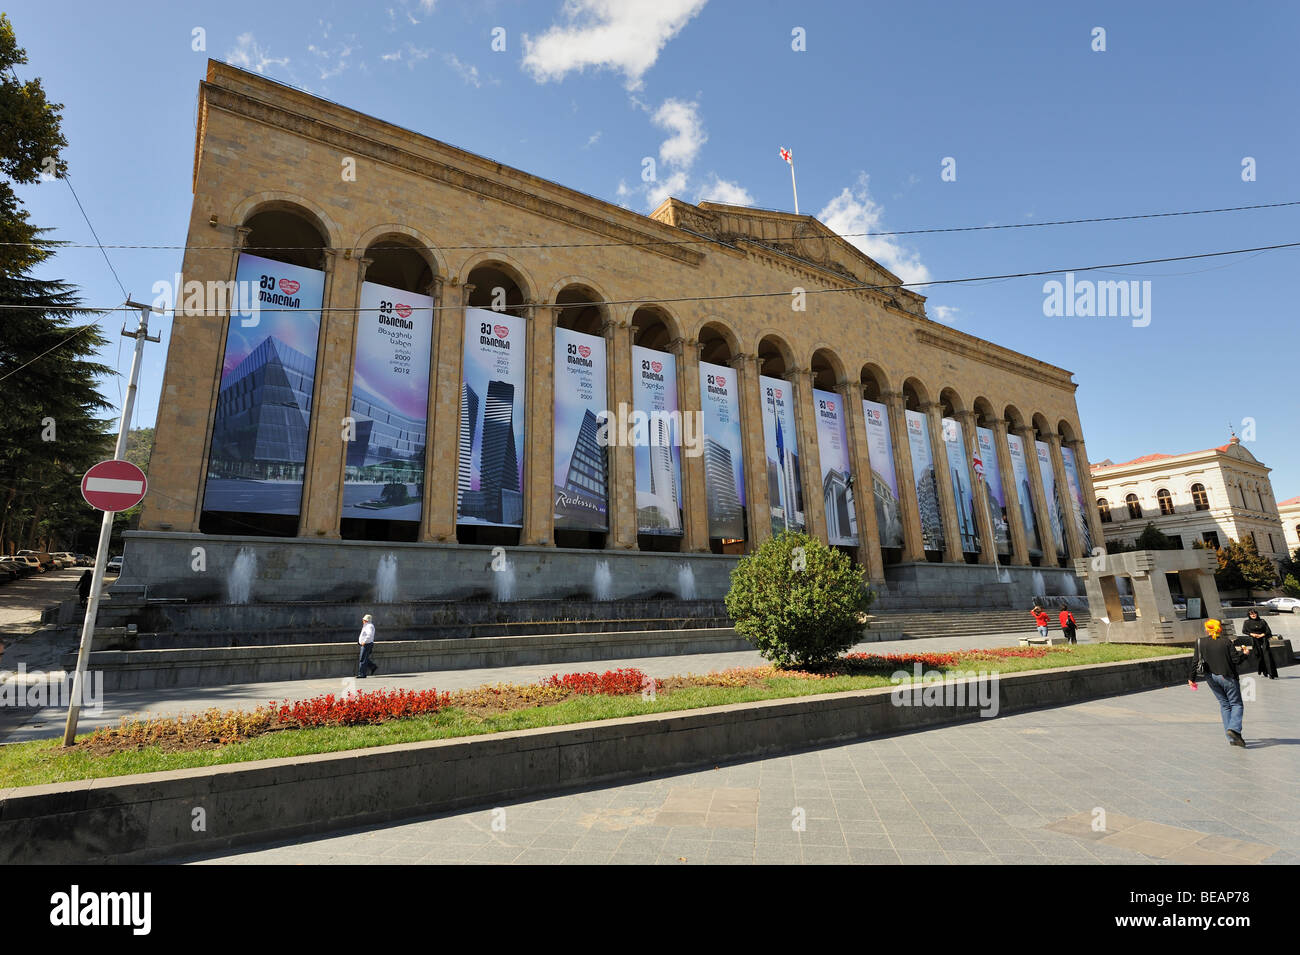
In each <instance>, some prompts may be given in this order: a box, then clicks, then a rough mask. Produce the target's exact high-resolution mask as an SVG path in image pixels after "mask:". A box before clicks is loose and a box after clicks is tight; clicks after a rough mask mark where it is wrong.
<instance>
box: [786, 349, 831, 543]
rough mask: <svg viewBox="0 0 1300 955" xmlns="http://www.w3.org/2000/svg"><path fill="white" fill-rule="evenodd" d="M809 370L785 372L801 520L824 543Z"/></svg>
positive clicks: (820, 485)
mask: <svg viewBox="0 0 1300 955" xmlns="http://www.w3.org/2000/svg"><path fill="white" fill-rule="evenodd" d="M811 379H812V372H811V371H809V370H808V369H807V368H798V369H795V370H794V371H792V372H790V373H789V374H788V375H786V379H785V380H786V381H788V382H789V383H790V400H791V401H792V402H793V403H794V404H793V407H794V420H795V431H796V433H797V435H798V437H797V439H796V441H797V448H796V451H797V453H798V455H799V479H800V480H801V481H802V482H803V519H804V525H805V527H806V528H807V531H808V534H809V535H810V536H812V537H817V538H819V539H820V540H821V541H822V543H826V542H827V539H826V514H825V507H824V505H823V502H822V465H821V456H820V454H819V453H818V449H817V418H816V415H815V413H814V409H813V397H812V380H811Z"/></svg>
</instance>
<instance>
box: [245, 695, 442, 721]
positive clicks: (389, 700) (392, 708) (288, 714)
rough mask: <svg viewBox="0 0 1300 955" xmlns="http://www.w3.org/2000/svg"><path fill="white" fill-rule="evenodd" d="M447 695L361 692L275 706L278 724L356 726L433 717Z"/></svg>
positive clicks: (313, 698)
mask: <svg viewBox="0 0 1300 955" xmlns="http://www.w3.org/2000/svg"><path fill="white" fill-rule="evenodd" d="M449 696H450V694H449V693H445V692H444V693H439V692H438V691H437V690H362V691H360V692H356V693H349V694H347V695H345V696H335V695H334V694H333V693H325V694H322V695H321V696H315V697H312V698H311V699H310V700H296V701H294V702H288V701H286V702H284V703H279V704H277V703H275V702H274V701H272V703H271V706H272V707H273V708H274V709H275V712H276V716H278V717H279V718H280V720H281V722H285V723H297V724H298V725H299V726H303V727H309V726H357V725H360V724H362V723H383V722H385V721H386V720H400V719H404V718H406V717H409V716H422V715H424V714H426V713H436V712H438V711H439V710H440V709H442V708H443V707H444V706H446V705H447V701H448V698H449Z"/></svg>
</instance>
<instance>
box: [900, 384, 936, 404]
mask: <svg viewBox="0 0 1300 955" xmlns="http://www.w3.org/2000/svg"><path fill="white" fill-rule="evenodd" d="M902 391H903V403H904V404H905V405H906V406H907V410H908V411H920V410H921V406H922V405H924V404H928V403H929V401H930V390H929V389H928V388H926V387H925V385H924V384H923V383H922V382H921V380H920V379H919V378H908V379H907V380H906V381H904V382H903V386H902Z"/></svg>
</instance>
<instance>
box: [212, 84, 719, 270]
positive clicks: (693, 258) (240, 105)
mask: <svg viewBox="0 0 1300 955" xmlns="http://www.w3.org/2000/svg"><path fill="white" fill-rule="evenodd" d="M201 90H202V96H201V103H200V110H201V112H202V114H203V116H204V120H205V123H204V126H205V128H206V119H207V116H206V113H207V110H209V109H220V110H224V111H225V112H227V113H230V114H232V115H235V116H239V117H242V118H244V119H249V120H252V121H254V122H258V123H262V124H263V125H266V126H271V127H274V128H276V129H282V130H284V131H286V132H288V133H292V134H294V135H298V136H302V137H305V138H307V139H310V140H312V141H314V142H319V143H323V144H325V145H328V146H332V147H334V148H336V149H339V150H342V151H343V152H344V154H345V155H349V156H364V157H365V158H367V159H371V160H374V161H376V162H381V163H384V164H386V165H389V166H394V167H396V168H399V169H405V170H407V171H408V172H411V173H414V174H415V175H417V176H420V177H422V178H424V179H429V180H433V181H435V182H441V183H444V184H446V185H449V186H452V187H453V188H456V189H463V190H465V191H467V192H472V193H475V194H477V195H480V196H484V197H486V198H490V199H495V200H497V201H499V202H503V203H506V204H507V205H512V206H515V207H516V208H519V209H524V210H527V211H528V212H532V213H534V214H536V215H539V216H544V217H546V218H550V219H554V220H556V221H558V222H563V223H565V224H567V225H571V226H574V227H575V228H579V229H582V230H584V231H586V232H590V233H593V234H595V235H599V236H601V237H603V238H606V239H611V240H614V241H617V242H629V243H636V244H637V247H638V248H639V249H641V250H644V251H647V252H652V253H654V254H656V255H662V256H664V257H665V258H669V259H673V260H675V261H677V262H681V263H683V264H685V265H689V266H698V265H699V264H700V263H701V262H702V261H703V259H704V256H703V253H701V252H700V251H698V250H697V249H693V248H691V247H690V246H682V245H672V244H663V239H664V236H663V234H662V233H660V232H657V231H656V232H652V231H650V230H648V229H638V228H634V227H632V226H630V225H623V224H620V223H617V222H613V221H611V220H609V219H605V218H601V217H599V216H594V215H592V214H591V212H588V211H586V210H583V209H581V208H579V207H578V206H577V205H576V204H570V203H567V202H563V201H560V200H559V199H552V198H548V197H547V196H545V195H543V193H566V194H567V193H571V194H572V198H573V199H580V200H582V201H585V202H589V203H593V204H596V205H601V206H603V205H606V203H603V202H602V201H601V200H600V199H596V198H595V197H593V196H586V195H584V194H582V193H579V192H576V191H574V190H569V189H567V188H566V187H564V186H561V185H559V184H558V183H552V182H548V181H546V180H544V179H540V178H538V177H535V176H530V175H529V174H528V173H525V172H522V171H520V170H514V169H511V170H510V171H511V172H512V173H514V174H515V175H518V176H520V177H522V179H524V180H525V181H527V182H529V184H534V183H535V184H536V186H537V191H536V192H528V191H525V190H524V189H521V188H518V187H517V186H514V185H511V184H510V183H507V182H503V181H502V180H500V179H496V178H492V177H491V176H489V175H487V174H486V173H484V174H480V173H477V172H474V171H472V170H470V169H466V168H462V167H461V166H456V165H452V164H450V163H448V162H444V161H442V160H441V159H439V158H437V157H436V156H433V155H428V154H420V153H417V152H414V151H412V150H410V149H403V148H401V147H400V146H397V145H394V144H392V143H388V142H383V141H381V140H378V139H374V138H369V137H367V136H364V135H361V134H359V133H357V132H353V131H351V130H348V129H344V128H342V127H340V126H336V125H333V124H332V123H330V122H327V121H326V120H325V119H324V118H320V117H314V116H309V115H306V114H304V113H300V112H297V111H295V110H293V109H291V108H289V107H288V106H285V105H282V104H278V103H271V102H268V101H267V100H264V99H259V98H258V97H255V96H253V95H251V94H249V93H247V92H243V91H240V90H235V89H231V88H229V87H226V86H222V85H220V84H218V83H213V82H211V81H204V82H203V83H202V84H201ZM349 112H352V111H349ZM354 115H355V116H357V117H362V118H363V119H364V120H367V121H368V122H370V123H374V124H375V125H377V126H379V127H381V128H384V129H386V130H387V129H396V127H390V126H388V124H386V123H381V122H380V121H378V120H374V119H371V118H369V117H364V116H363V114H360V113H355V114H354ZM403 132H404V131H403ZM408 135H409V134H408ZM201 136H202V133H200V138H201ZM422 138H425V139H426V140H427V143H428V145H429V146H430V147H431V150H437V151H451V150H453V149H454V147H450V146H446V145H443V144H440V143H438V142H437V141H436V140H432V139H427V137H422ZM199 145H200V144H199V143H198V142H196V151H197V150H198V148H199ZM456 152H457V153H459V154H460V156H459V157H458V158H461V159H462V160H463V161H465V162H466V163H470V164H475V163H476V164H482V165H484V166H485V167H490V166H492V165H495V166H496V167H497V168H498V169H509V168H510V167H506V166H503V165H501V164H499V163H497V164H493V163H491V162H490V161H488V160H486V159H483V158H481V157H476V156H474V155H473V154H470V153H464V152H463V151H460V150H456ZM197 160H198V157H197V155H196V163H195V175H196V178H197V171H198V161H197ZM566 198H568V196H566ZM610 212H611V214H621V213H623V214H626V213H625V210H621V209H618V208H617V207H612V206H611V207H610ZM660 226H661V227H662V228H672V227H671V226H663V225H662V224H660ZM674 231H677V230H674ZM656 243H658V244H656Z"/></svg>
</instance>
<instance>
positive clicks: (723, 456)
mask: <svg viewBox="0 0 1300 955" xmlns="http://www.w3.org/2000/svg"><path fill="white" fill-rule="evenodd" d="M700 410H701V411H702V412H703V418H704V420H703V427H704V489H705V495H706V497H707V498H708V510H709V536H710V537H717V538H721V539H723V540H744V538H745V513H744V508H745V465H744V459H743V455H742V442H741V437H740V380H739V378H737V377H736V372H735V370H734V369H731V368H728V367H726V366H725V365H712V364H709V363H708V362H704V361H702V362H700Z"/></svg>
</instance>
